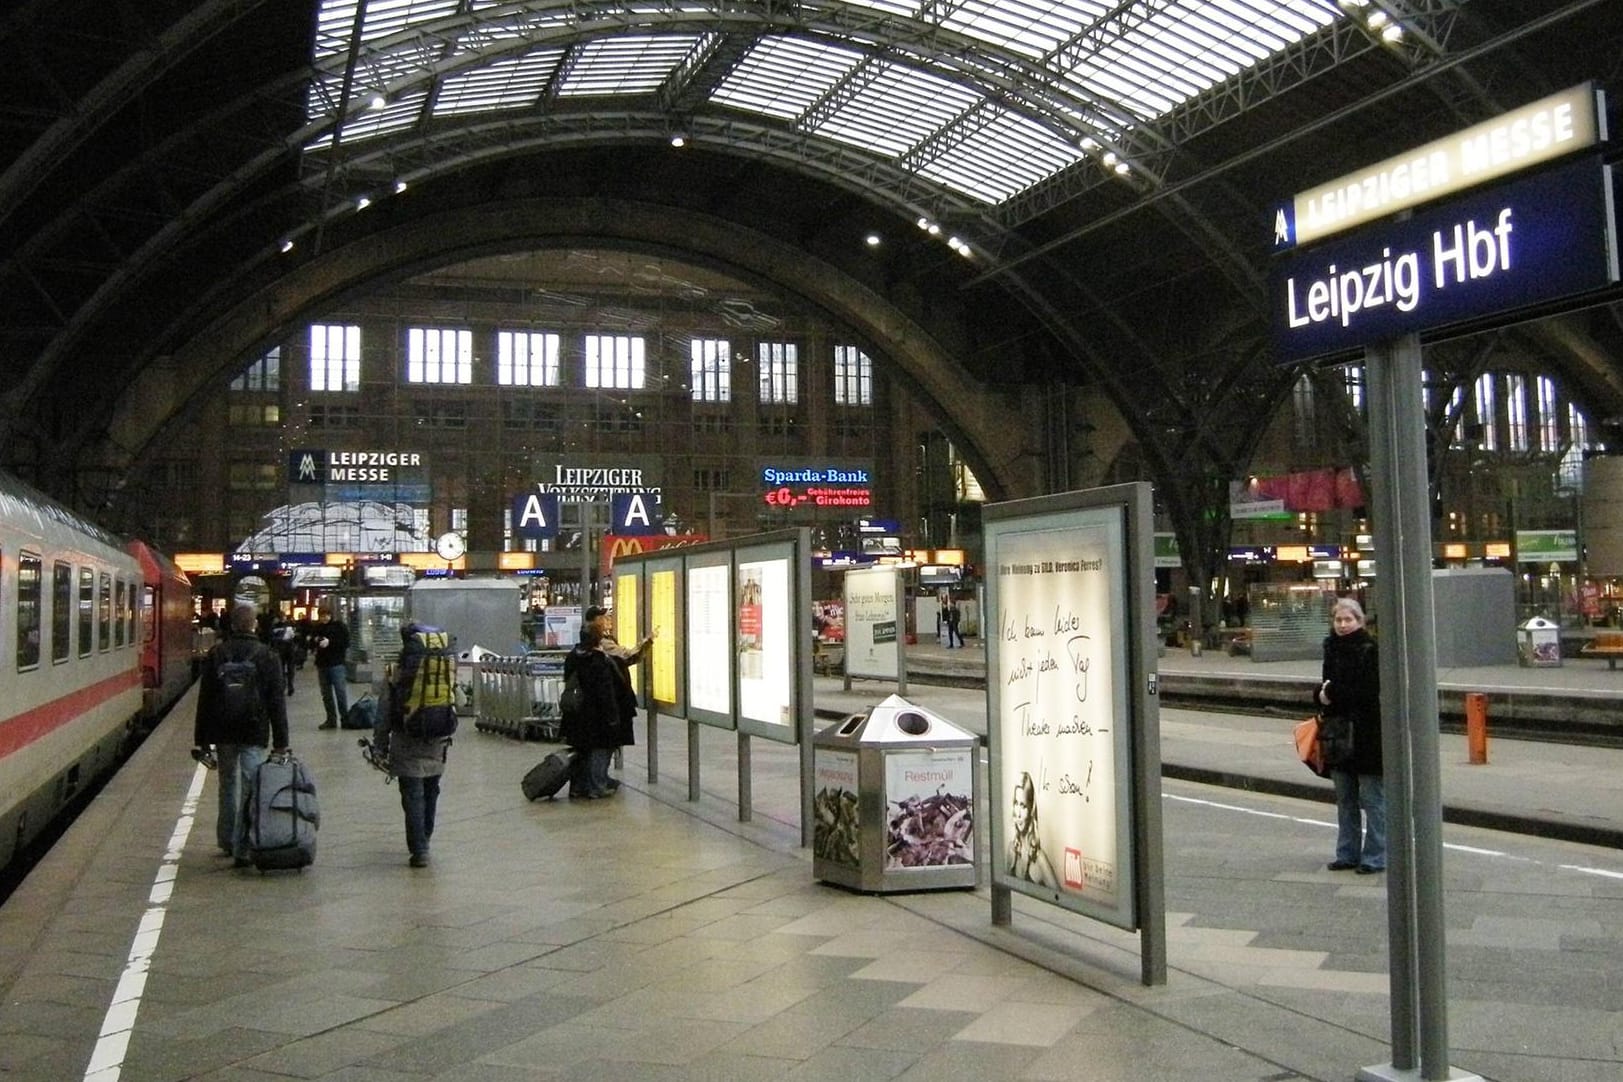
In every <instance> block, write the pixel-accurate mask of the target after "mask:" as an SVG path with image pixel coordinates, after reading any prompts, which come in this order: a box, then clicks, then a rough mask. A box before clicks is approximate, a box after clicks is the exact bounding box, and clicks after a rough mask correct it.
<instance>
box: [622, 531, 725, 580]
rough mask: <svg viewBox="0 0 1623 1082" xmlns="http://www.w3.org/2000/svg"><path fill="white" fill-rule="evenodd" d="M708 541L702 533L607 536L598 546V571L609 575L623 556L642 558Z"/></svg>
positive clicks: (707, 537)
mask: <svg viewBox="0 0 1623 1082" xmlns="http://www.w3.org/2000/svg"><path fill="white" fill-rule="evenodd" d="M708 540H710V538H709V536H708V535H706V534H702V533H683V534H666V533H660V534H648V535H645V536H632V535H624V534H612V533H611V534H606V535H604V537H603V543H602V544H601V545H600V546H598V557H599V566H598V571H599V572H600V573H601V574H604V575H607V574H608V573H609V569H610V568H612V567H613V566H614V561H615V560H618V559H619V558H620V557H622V556H641V555H642V554H643V553H646V552H657V551H658V550H660V549H666V548H682V547H685V546H687V545H702V544H704V543H705V542H706V541H708Z"/></svg>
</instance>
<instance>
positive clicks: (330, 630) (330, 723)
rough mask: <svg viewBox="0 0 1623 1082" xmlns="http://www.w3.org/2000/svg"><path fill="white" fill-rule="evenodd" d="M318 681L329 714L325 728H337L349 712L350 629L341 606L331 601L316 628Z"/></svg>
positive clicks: (322, 703)
mask: <svg viewBox="0 0 1623 1082" xmlns="http://www.w3.org/2000/svg"><path fill="white" fill-rule="evenodd" d="M314 635H315V641H316V680H317V682H318V683H319V684H320V685H321V705H322V708H323V709H324V710H326V712H327V716H326V720H324V721H323V722H322V723H321V726H320V727H321V728H323V729H336V728H338V723H339V722H340V721H342V720H343V718H344V715H345V714H347V713H349V671H348V669H347V668H346V667H345V663H346V662H347V661H348V660H349V628H347V627H345V626H344V622H343V621H342V620H340V619H339V618H338V603H337V602H336V601H328V602H327V603H326V605H325V606H324V607H323V608H322V610H321V623H319V624H317V625H316V628H315V631H314Z"/></svg>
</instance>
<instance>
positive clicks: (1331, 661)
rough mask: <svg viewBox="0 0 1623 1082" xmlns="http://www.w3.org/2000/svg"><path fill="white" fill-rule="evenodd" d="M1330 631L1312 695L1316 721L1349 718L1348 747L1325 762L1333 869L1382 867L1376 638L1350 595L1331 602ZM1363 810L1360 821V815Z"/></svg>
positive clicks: (1332, 723) (1331, 724)
mask: <svg viewBox="0 0 1623 1082" xmlns="http://www.w3.org/2000/svg"><path fill="white" fill-rule="evenodd" d="M1330 628H1331V634H1330V635H1329V636H1328V637H1327V638H1326V639H1325V640H1324V668H1323V673H1322V678H1321V682H1320V684H1319V687H1318V689H1317V690H1316V691H1315V692H1314V693H1313V697H1314V700H1315V701H1316V702H1317V703H1318V704H1319V706H1320V707H1321V708H1322V713H1321V717H1322V719H1323V720H1322V722H1321V726H1322V727H1324V728H1335V727H1336V724H1337V723H1340V722H1348V723H1350V725H1351V729H1352V749H1351V752H1350V753H1348V754H1347V755H1346V756H1345V757H1344V758H1342V759H1340V760H1339V761H1335V762H1331V763H1329V766H1330V777H1331V780H1332V781H1334V782H1335V785H1336V855H1335V859H1334V860H1332V861H1331V862H1330V865H1329V867H1330V870H1331V871H1333V872H1339V871H1345V870H1347V869H1349V868H1352V869H1357V871H1358V874H1359V875H1370V874H1373V873H1375V872H1381V871H1385V870H1386V786H1385V782H1384V781H1383V779H1382V776H1381V673H1380V667H1379V665H1378V664H1377V663H1376V657H1375V640H1374V639H1373V638H1371V637H1370V634H1369V630H1368V629H1367V628H1365V626H1364V610H1363V608H1362V607H1361V606H1360V605H1359V604H1358V602H1356V601H1354V600H1353V599H1352V598H1350V597H1343V598H1338V599H1337V600H1336V603H1335V604H1334V605H1333V606H1331V608H1330ZM1360 812H1362V817H1363V821H1362V823H1360V821H1359V816H1360Z"/></svg>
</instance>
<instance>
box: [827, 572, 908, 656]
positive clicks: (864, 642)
mask: <svg viewBox="0 0 1623 1082" xmlns="http://www.w3.org/2000/svg"><path fill="white" fill-rule="evenodd" d="M870 580H871V581H870ZM903 588H904V587H903V583H902V576H901V574H900V572H899V571H898V570H897V569H896V568H895V567H871V568H860V569H859V568H852V569H851V570H849V571H847V572H846V573H845V581H844V582H843V583H841V603H842V604H843V605H844V606H845V676H846V679H847V680H850V679H852V678H853V677H859V678H869V679H875V680H894V681H896V682H897V683H898V684H901V683H902V682H903V681H904V678H905V674H906V667H905V663H904V660H903V653H902V639H903V637H904V634H903V630H904V624H905V623H906V620H907V612H906V608H905V606H904V603H903ZM857 591H861V592H857ZM875 615H879V616H888V617H889V624H890V627H889V629H888V635H889V637H888V639H886V638H885V634H886V631H885V629H884V623H885V621H884V620H878V621H876V620H874V619H873V618H872V617H874V616H875Z"/></svg>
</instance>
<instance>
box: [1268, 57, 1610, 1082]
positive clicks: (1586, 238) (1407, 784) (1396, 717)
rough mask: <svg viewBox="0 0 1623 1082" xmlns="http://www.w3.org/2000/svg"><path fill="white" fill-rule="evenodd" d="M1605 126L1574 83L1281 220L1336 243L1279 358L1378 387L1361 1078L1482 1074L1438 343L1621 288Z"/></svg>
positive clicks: (1283, 265) (1372, 400)
mask: <svg viewBox="0 0 1623 1082" xmlns="http://www.w3.org/2000/svg"><path fill="white" fill-rule="evenodd" d="M1604 117H1605V110H1604V107H1603V103H1602V101H1601V99H1600V95H1599V93H1598V92H1597V91H1596V90H1595V89H1594V88H1593V87H1591V86H1589V85H1587V84H1586V85H1583V86H1579V87H1575V88H1573V89H1572V90H1569V91H1564V92H1563V93H1561V94H1558V95H1552V96H1551V97H1549V98H1545V99H1540V100H1539V101H1536V102H1533V103H1531V104H1529V105H1527V106H1524V107H1523V108H1521V109H1519V110H1514V111H1512V112H1510V113H1507V114H1505V115H1503V116H1501V117H1496V118H1494V119H1492V120H1489V121H1485V122H1484V123H1482V124H1478V125H1475V126H1474V127H1471V128H1468V129H1466V130H1464V131H1462V132H1459V133H1456V135H1454V136H1451V137H1449V138H1447V139H1443V140H1438V141H1436V142H1433V143H1428V144H1426V145H1425V146H1422V147H1418V148H1415V149H1414V150H1411V151H1408V152H1406V153H1404V154H1400V155H1398V156H1397V157H1395V158H1392V159H1388V160H1387V161H1385V162H1380V163H1377V164H1376V165H1373V166H1370V167H1368V168H1366V169H1364V170H1361V171H1359V172H1357V173H1354V174H1351V175H1349V176H1346V177H1342V178H1339V179H1337V180H1333V181H1331V182H1329V183H1328V184H1325V185H1321V186H1320V187H1319V188H1316V189H1312V190H1311V191H1308V192H1305V193H1302V194H1300V195H1298V196H1297V197H1296V199H1295V201H1294V202H1293V203H1292V204H1291V205H1290V206H1289V207H1283V208H1281V209H1280V211H1279V213H1278V214H1277V215H1276V217H1275V226H1274V243H1275V247H1276V248H1277V249H1280V250H1286V249H1294V248H1295V246H1296V245H1298V244H1301V243H1307V242H1309V241H1318V243H1314V244H1312V246H1311V247H1308V248H1306V249H1303V250H1300V251H1293V252H1292V254H1290V255H1288V256H1282V257H1281V259H1280V261H1279V263H1278V264H1277V266H1276V267H1275V269H1274V273H1273V275H1272V283H1273V287H1272V290H1271V300H1270V303H1271V305H1272V309H1273V312H1272V322H1273V327H1274V343H1275V353H1276V357H1277V359H1278V360H1280V361H1281V362H1294V361H1299V360H1307V359H1314V358H1321V359H1322V358H1333V357H1335V356H1337V355H1342V354H1346V355H1349V356H1351V355H1353V353H1354V351H1361V352H1362V355H1363V359H1364V362H1365V365H1366V369H1367V378H1368V385H1369V419H1370V424H1369V428H1370V466H1371V480H1372V485H1371V489H1372V492H1371V507H1370V509H1371V511H1372V512H1373V518H1374V521H1375V525H1376V530H1375V534H1376V538H1377V540H1376V552H1375V560H1376V565H1377V566H1378V567H1380V568H1381V575H1380V577H1379V578H1378V579H1376V582H1375V594H1376V598H1377V600H1378V602H1379V605H1378V609H1379V612H1380V620H1381V649H1380V673H1381V716H1382V719H1383V720H1384V722H1385V724H1384V725H1383V728H1382V751H1383V756H1382V758H1383V764H1384V780H1385V789H1386V800H1387V825H1388V828H1389V829H1388V860H1387V873H1386V876H1387V884H1386V886H1387V924H1388V931H1389V937H1390V943H1389V950H1388V955H1389V962H1390V967H1391V974H1390V982H1391V997H1390V1004H1391V1027H1392V1041H1391V1044H1392V1061H1391V1062H1390V1063H1386V1064H1380V1065H1378V1066H1371V1067H1364V1068H1361V1069H1360V1070H1359V1071H1358V1073H1357V1078H1358V1079H1360V1080H1364V1082H1398V1080H1410V1079H1417V1078H1418V1079H1426V1080H1432V1079H1438V1080H1442V1079H1448V1080H1453V1082H1464V1080H1469V1079H1478V1076H1476V1075H1470V1074H1466V1073H1462V1072H1459V1071H1456V1070H1455V1069H1454V1068H1452V1067H1450V1066H1449V1063H1448V1059H1449V1045H1448V989H1447V967H1446V962H1445V954H1446V949H1445V944H1446V928H1445V923H1444V915H1443V897H1442V876H1443V852H1442V795H1441V782H1440V775H1439V768H1438V753H1437V717H1438V695H1437V654H1436V645H1435V641H1434V639H1433V635H1432V631H1433V628H1434V626H1435V625H1434V622H1433V620H1434V615H1435V603H1434V599H1433V596H1432V583H1431V555H1432V546H1431V521H1430V512H1429V508H1430V499H1429V483H1428V477H1427V470H1426V454H1427V450H1426V428H1425V416H1424V410H1423V407H1422V403H1423V401H1424V378H1423V375H1422V360H1421V342H1420V335H1421V334H1422V333H1426V332H1435V331H1438V330H1440V329H1445V328H1447V329H1455V328H1461V329H1463V328H1483V329H1486V328H1488V327H1493V326H1505V325H1508V324H1511V323H1514V322H1516V321H1518V320H1519V319H1524V318H1530V317H1532V316H1538V315H1547V314H1550V313H1551V312H1552V311H1555V310H1558V309H1559V307H1560V306H1562V305H1572V304H1577V303H1581V298H1582V296H1583V295H1584V294H1592V293H1594V292H1596V291H1598V290H1601V289H1604V288H1606V287H1608V286H1610V285H1611V284H1612V283H1614V282H1616V281H1617V280H1618V252H1617V239H1616V233H1617V229H1616V221H1615V220H1614V212H1613V206H1614V200H1613V193H1612V175H1611V169H1610V167H1609V166H1607V165H1606V164H1604V163H1603V162H1602V161H1601V160H1600V158H1599V157H1598V156H1596V155H1594V154H1593V153H1588V154H1586V153H1584V152H1586V151H1591V148H1593V147H1594V146H1595V145H1596V144H1597V143H1600V142H1604V141H1605V139H1606V130H1605V123H1604ZM1534 165H1537V166H1538V169H1537V170H1536V171H1532V172H1528V173H1525V174H1521V173H1519V171H1521V170H1526V169H1528V168H1529V167H1530V166H1534ZM1500 178H1506V179H1500ZM1489 179H1494V180H1496V181H1497V182H1496V183H1494V184H1492V185H1486V186H1485V185H1484V182H1485V181H1487V180H1489ZM1453 193H1461V194H1453ZM1445 194H1447V195H1450V198H1449V199H1448V200H1447V201H1445V202H1440V203H1439V202H1436V200H1437V199H1438V198H1439V197H1441V196H1443V195H1445ZM1422 204H1424V205H1422ZM1394 215H1395V216H1394ZM1364 222H1369V223H1372V224H1368V225H1363V226H1362V227H1361V228H1356V229H1353V230H1352V231H1351V232H1347V233H1345V234H1343V233H1341V232H1340V231H1341V230H1343V229H1348V228H1351V227H1353V226H1357V225H1359V224H1360V223H1364ZM1332 234H1335V236H1334V237H1333V239H1330V240H1324V241H1320V238H1323V237H1326V236H1330V235H1332ZM1417 1069H1418V1072H1419V1073H1418V1074H1416V1073H1415V1072H1416V1070H1417ZM1478 1082H1480V1080H1479V1079H1478Z"/></svg>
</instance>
